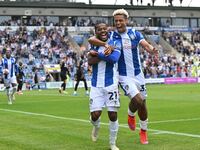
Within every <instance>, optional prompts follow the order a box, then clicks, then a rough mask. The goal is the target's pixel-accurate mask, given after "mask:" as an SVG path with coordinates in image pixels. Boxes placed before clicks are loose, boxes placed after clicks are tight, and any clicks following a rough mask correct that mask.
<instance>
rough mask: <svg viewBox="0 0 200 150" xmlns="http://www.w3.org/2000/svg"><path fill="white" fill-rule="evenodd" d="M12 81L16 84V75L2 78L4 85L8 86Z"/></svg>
mask: <svg viewBox="0 0 200 150" xmlns="http://www.w3.org/2000/svg"><path fill="white" fill-rule="evenodd" d="M12 83H14V84H17V80H16V76H14V77H11V78H9V79H4V85H5V87H10V85H11V84H12Z"/></svg>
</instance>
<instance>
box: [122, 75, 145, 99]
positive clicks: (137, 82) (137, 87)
mask: <svg viewBox="0 0 200 150" xmlns="http://www.w3.org/2000/svg"><path fill="white" fill-rule="evenodd" d="M119 83H120V86H121V88H122V89H123V90H124V92H125V95H127V96H128V97H129V98H130V99H132V98H133V97H135V95H137V94H138V93H140V94H141V95H142V98H143V99H146V97H147V91H146V86H145V78H144V74H143V73H142V72H141V73H140V74H139V75H137V76H135V77H134V78H133V77H127V76H119Z"/></svg>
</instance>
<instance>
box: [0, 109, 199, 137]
mask: <svg viewBox="0 0 200 150" xmlns="http://www.w3.org/2000/svg"><path fill="white" fill-rule="evenodd" d="M0 110H1V111H5V112H15V113H20V114H25V115H33V116H42V117H49V118H55V119H61V120H70V121H79V122H84V123H90V121H89V120H84V119H76V118H68V117H61V116H55V115H48V114H40V113H33V112H26V111H19V110H11V109H2V108H0ZM101 124H102V125H106V126H108V125H109V124H108V123H103V122H101ZM119 126H120V127H123V128H128V126H127V125H122V124H120V125H119ZM137 129H139V128H137ZM148 130H149V131H152V132H156V133H155V134H171V135H179V136H187V137H193V138H200V135H197V134H188V133H180V132H173V131H164V130H155V129H148Z"/></svg>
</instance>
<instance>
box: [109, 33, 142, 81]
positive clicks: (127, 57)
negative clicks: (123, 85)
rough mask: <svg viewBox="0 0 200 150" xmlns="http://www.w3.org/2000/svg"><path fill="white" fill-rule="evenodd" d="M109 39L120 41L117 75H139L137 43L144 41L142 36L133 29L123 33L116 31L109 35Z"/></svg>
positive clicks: (139, 64)
mask: <svg viewBox="0 0 200 150" xmlns="http://www.w3.org/2000/svg"><path fill="white" fill-rule="evenodd" d="M110 38H111V39H113V40H114V41H115V40H120V41H121V45H122V48H121V49H122V50H121V56H120V59H119V61H118V67H119V68H118V69H119V75H121V76H129V77H134V76H137V75H138V74H140V72H141V71H142V69H141V62H140V57H139V43H140V42H141V41H142V40H144V37H143V35H142V34H141V33H140V32H138V31H136V30H135V29H127V32H125V33H118V32H117V31H114V32H111V33H110Z"/></svg>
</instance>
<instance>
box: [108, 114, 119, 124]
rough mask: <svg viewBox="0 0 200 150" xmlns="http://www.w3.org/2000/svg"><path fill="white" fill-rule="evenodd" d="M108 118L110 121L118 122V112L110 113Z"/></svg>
mask: <svg viewBox="0 0 200 150" xmlns="http://www.w3.org/2000/svg"><path fill="white" fill-rule="evenodd" d="M108 116H109V119H110V121H113V122H114V121H116V120H117V112H108Z"/></svg>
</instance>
